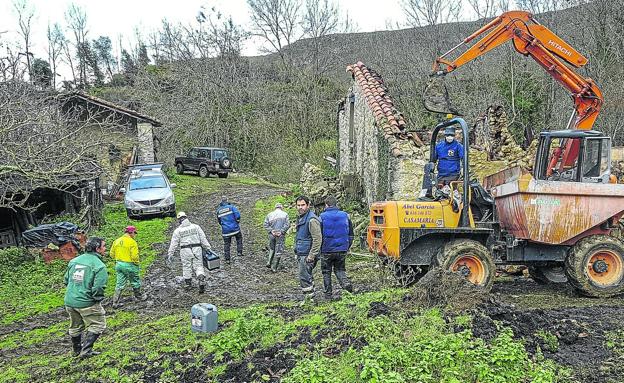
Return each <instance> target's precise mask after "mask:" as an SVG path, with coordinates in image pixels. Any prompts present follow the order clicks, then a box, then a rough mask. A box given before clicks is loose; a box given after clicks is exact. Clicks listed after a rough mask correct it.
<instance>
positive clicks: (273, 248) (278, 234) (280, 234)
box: [264, 202, 290, 273]
mask: <svg viewBox="0 0 624 383" xmlns="http://www.w3.org/2000/svg"><path fill="white" fill-rule="evenodd" d="M289 227H290V222H289V220H288V214H287V213H286V212H285V211H284V207H283V206H282V204H281V203H279V202H278V203H276V204H275V210H273V211H272V212H270V213H269V214H268V215H267V216H266V218H265V219H264V229H265V230H266V231H267V232H268V233H269V258H268V259H267V264H266V267H269V268H271V271H273V272H274V273H275V272H277V270H278V266H279V262H280V258H281V256H282V253H283V252H284V240H285V238H286V232H287V231H288V228H289Z"/></svg>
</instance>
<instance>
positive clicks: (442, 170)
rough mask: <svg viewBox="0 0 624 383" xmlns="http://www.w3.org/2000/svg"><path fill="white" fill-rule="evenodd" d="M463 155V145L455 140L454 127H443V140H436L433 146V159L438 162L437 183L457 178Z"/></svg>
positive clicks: (447, 182) (448, 181)
mask: <svg viewBox="0 0 624 383" xmlns="http://www.w3.org/2000/svg"><path fill="white" fill-rule="evenodd" d="M463 157H464V147H463V146H462V144H460V143H459V142H457V140H455V128H453V127H447V128H446V129H444V141H440V142H438V144H437V145H436V147H435V156H434V159H433V161H434V162H435V161H437V162H438V184H439V185H448V184H449V183H450V182H451V181H457V180H458V179H459V175H460V172H461V160H462V158H463Z"/></svg>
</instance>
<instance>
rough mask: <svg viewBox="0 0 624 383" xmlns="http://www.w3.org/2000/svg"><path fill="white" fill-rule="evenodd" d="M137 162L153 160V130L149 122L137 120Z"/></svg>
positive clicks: (147, 162)
mask: <svg viewBox="0 0 624 383" xmlns="http://www.w3.org/2000/svg"><path fill="white" fill-rule="evenodd" d="M137 134H138V150H139V155H138V158H139V163H143V164H149V163H153V162H154V130H153V127H152V124H150V123H149V122H137Z"/></svg>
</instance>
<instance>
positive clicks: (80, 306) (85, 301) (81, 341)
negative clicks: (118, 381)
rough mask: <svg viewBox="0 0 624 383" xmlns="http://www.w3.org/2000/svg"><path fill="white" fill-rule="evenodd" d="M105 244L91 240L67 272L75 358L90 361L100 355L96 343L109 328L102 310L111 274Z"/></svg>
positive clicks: (72, 261) (66, 300) (70, 321)
mask: <svg viewBox="0 0 624 383" xmlns="http://www.w3.org/2000/svg"><path fill="white" fill-rule="evenodd" d="M105 255H106V241H104V239H103V238H99V237H90V238H89V239H88V240H87V243H86V245H85V252H84V254H82V255H80V256H78V257H76V258H74V259H72V260H71V261H69V263H68V264H67V270H66V271H65V286H67V289H66V290H65V299H64V302H65V311H67V314H69V336H70V337H71V340H72V349H73V352H74V356H80V358H87V357H90V356H93V355H97V354H99V352H96V351H93V344H94V343H95V341H96V340H97V339H98V338H99V337H100V335H101V334H102V332H104V330H105V329H106V311H104V308H103V307H102V300H103V299H104V289H105V288H106V283H107V282H108V272H107V271H106V265H105V264H104V262H102V259H103V258H104V256H105Z"/></svg>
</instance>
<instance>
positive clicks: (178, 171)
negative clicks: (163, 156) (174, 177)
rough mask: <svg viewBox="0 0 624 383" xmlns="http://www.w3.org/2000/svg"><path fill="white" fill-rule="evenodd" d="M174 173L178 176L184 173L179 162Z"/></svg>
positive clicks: (182, 166)
mask: <svg viewBox="0 0 624 383" xmlns="http://www.w3.org/2000/svg"><path fill="white" fill-rule="evenodd" d="M176 173H178V174H182V173H184V165H182V164H181V163H179V162H178V163H177V164H176Z"/></svg>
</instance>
